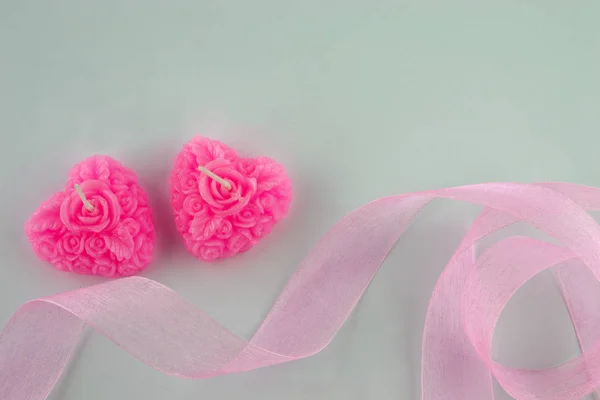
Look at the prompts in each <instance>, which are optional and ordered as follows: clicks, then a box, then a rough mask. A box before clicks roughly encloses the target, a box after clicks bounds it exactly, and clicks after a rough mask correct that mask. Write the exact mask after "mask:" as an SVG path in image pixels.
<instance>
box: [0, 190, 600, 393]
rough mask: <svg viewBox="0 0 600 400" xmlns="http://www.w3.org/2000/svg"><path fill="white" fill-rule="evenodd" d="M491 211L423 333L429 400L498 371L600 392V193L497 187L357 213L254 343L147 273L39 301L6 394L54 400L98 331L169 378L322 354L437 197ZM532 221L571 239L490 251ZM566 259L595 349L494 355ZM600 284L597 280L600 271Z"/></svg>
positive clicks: (400, 200) (450, 274)
mask: <svg viewBox="0 0 600 400" xmlns="http://www.w3.org/2000/svg"><path fill="white" fill-rule="evenodd" d="M438 197H441V198H449V199H457V200H463V201H466V202H471V203H475V204H480V205H482V206H484V209H483V211H482V213H481V214H480V216H479V217H478V218H477V219H476V221H475V222H474V223H473V226H472V227H471V229H470V230H469V231H468V233H467V234H466V235H465V237H464V239H463V241H462V243H461V244H460V245H459V247H458V249H457V250H456V252H455V253H454V255H453V256H452V258H451V259H450V262H449V263H448V265H447V266H446V268H445V270H444V272H443V273H442V275H441V277H440V278H439V280H438V283H437V285H436V288H435V290H434V292H433V295H432V298H431V302H430V305H429V310H428V314H427V319H426V324H425V332H424V336H423V361H422V381H423V387H422V392H423V399H425V400H441V399H443V400H487V399H493V398H494V395H493V390H492V385H491V382H492V379H491V377H492V375H493V376H494V377H495V378H496V379H497V380H498V382H499V383H500V385H502V387H504V389H505V390H506V391H507V392H508V393H509V394H511V395H512V396H513V397H515V398H516V399H519V400H533V399H549V400H558V399H561V400H571V399H573V400H575V399H579V398H581V397H583V396H585V395H586V394H589V393H591V392H593V391H594V390H595V388H596V387H598V386H600V315H599V314H600V290H599V289H600V286H599V285H598V280H600V227H599V225H598V224H597V223H596V221H595V220H594V219H593V218H591V217H590V216H589V215H588V214H587V212H586V210H597V209H600V190H599V189H595V188H590V187H584V186H578V185H572V184H565V183H551V184H536V185H524V184H514V183H487V184H481V185H473V186H462V187H457V188H450V189H441V190H436V191H427V192H420V193H413V194H407V195H398V196H392V197H387V198H383V199H380V200H376V201H373V202H371V203H368V204H367V205H365V206H363V207H361V208H359V209H357V210H355V211H353V212H352V213H350V214H348V215H347V216H346V217H344V218H343V219H342V220H341V221H340V222H339V223H337V224H336V225H335V226H334V227H333V228H332V229H331V230H330V231H328V232H327V233H326V234H325V236H324V237H323V238H322V239H321V241H320V242H319V243H318V244H317V245H316V246H315V248H314V249H313V250H312V251H311V252H310V254H309V255H308V257H306V259H305V260H304V261H303V262H302V264H301V265H300V267H299V268H298V270H297V271H296V272H295V274H294V276H293V277H292V278H291V279H290V281H289V282H288V284H287V286H286V287H285V289H284V290H283V293H282V294H281V295H280V297H279V299H278V300H277V301H276V303H275V305H274V306H273V308H272V309H271V311H270V313H269V314H268V316H267V317H266V319H265V321H264V322H263V323H262V325H261V327H260V328H259V329H258V331H257V332H256V334H255V335H254V337H253V338H252V339H251V340H250V341H249V342H247V341H245V340H243V339H241V338H239V337H238V336H236V335H234V334H233V333H231V332H230V331H228V330H227V329H226V328H224V327H223V326H221V325H220V324H219V323H217V322H216V321H214V320H213V319H211V318H210V317H209V316H208V315H206V314H205V313H203V312H202V311H200V310H198V309H197V308H196V307H194V306H193V305H191V304H189V303H188V302H186V301H185V300H184V299H183V298H181V297H180V296H179V295H177V293H175V292H173V291H172V290H171V289H169V288H167V287H165V286H163V285H161V284H159V283H157V282H154V281H152V280H148V279H144V278H139V277H134V278H126V279H120V280H116V281H111V282H109V283H104V284H100V285H96V286H92V287H88V288H84V289H80V290H76V291H73V292H68V293H62V294H59V295H56V296H51V297H47V298H43V299H38V300H34V301H31V302H29V303H26V304H25V305H23V306H22V307H21V308H19V309H18V310H17V312H16V313H15V314H14V315H13V316H12V318H11V319H10V321H9V322H8V324H7V325H6V327H5V329H4V331H3V333H2V336H1V337H0V398H1V399H10V400H20V399H34V400H39V399H45V398H46V397H47V396H48V394H49V393H50V391H51V390H52V388H53V387H54V385H55V384H56V382H57V380H58V378H59V377H60V375H61V373H62V372H63V370H64V368H65V366H66V365H67V363H68V362H69V359H70V358H71V356H72V354H73V352H74V349H75V347H76V345H77V343H78V339H79V337H80V335H81V333H82V331H83V329H84V327H85V326H86V324H87V325H89V326H92V327H93V328H94V329H96V330H97V331H98V332H100V333H102V334H104V335H106V336H107V337H109V338H110V339H112V340H113V341H114V342H115V343H117V344H118V345H119V346H121V347H122V348H123V349H125V350H126V351H128V352H129V353H131V354H132V355H134V356H135V357H137V358H139V359H140V360H142V361H143V362H145V363H147V364H148V365H150V366H151V367H153V368H156V369H158V370H161V371H163V372H165V373H167V374H170V375H175V376H179V377H183V378H190V379H201V378H207V377H211V376H215V375H221V374H229V373H233V372H240V371H247V370H251V369H255V368H260V367H264V366H268V365H273V364H278V363H283V362H287V361H292V360H296V359H300V358H304V357H308V356H310V355H313V354H315V353H318V352H319V351H321V350H322V349H323V348H324V347H325V346H327V344H328V343H329V342H330V341H331V340H332V339H333V337H334V336H335V334H336V332H337V331H338V330H339V329H340V327H341V326H342V324H343V323H344V321H345V320H346V318H347V317H348V315H349V314H350V312H351V311H352V309H353V308H354V306H355V305H356V303H357V302H358V300H359V299H360V297H361V296H362V293H363V292H364V290H365V289H366V287H367V286H368V284H369V282H370V281H371V279H372V278H373V276H374V274H375V273H376V272H377V269H378V268H379V266H380V265H381V263H382V262H383V260H384V259H385V257H386V255H387V253H388V252H389V251H390V249H391V248H392V246H393V245H394V243H395V242H396V241H397V240H398V238H399V237H400V235H402V233H403V232H404V230H405V229H406V228H407V227H408V225H409V223H410V222H411V220H412V219H413V218H414V216H415V215H416V214H417V213H418V212H419V211H420V210H421V209H422V208H423V207H424V206H425V205H426V204H427V203H429V202H430V201H431V200H432V199H434V198H438ZM521 220H523V221H527V222H528V223H530V224H531V225H533V226H535V227H537V228H538V229H540V230H541V231H543V232H546V233H547V234H549V235H550V236H552V237H554V238H555V239H556V240H558V241H559V242H560V243H561V244H562V246H558V245H554V244H550V243H548V242H542V241H538V240H534V239H530V238H523V237H512V238H509V239H505V240H502V241H500V242H498V243H496V244H495V245H494V246H492V247H491V248H489V249H488V250H486V251H485V252H484V253H483V254H482V255H480V256H479V257H475V250H474V246H475V244H476V243H477V242H478V241H479V240H480V239H481V238H483V237H485V236H487V235H489V234H490V233H492V232H494V231H497V230H498V229H501V228H503V227H505V226H507V225H510V224H512V223H515V222H517V221H521ZM550 267H554V271H555V273H556V278H557V280H558V282H559V286H560V288H561V291H562V294H563V296H564V299H565V301H566V303H567V306H568V310H569V313H570V315H571V319H572V321H573V324H574V326H575V330H576V333H577V337H578V339H579V343H580V347H581V350H582V353H581V355H580V356H578V357H577V358H574V359H573V360H571V361H569V362H567V363H566V364H563V365H561V366H559V367H555V368H550V369H546V370H524V369H516V368H508V367H506V366H503V365H500V364H498V363H496V362H494V361H493V360H492V358H491V355H490V348H491V341H492V334H493V330H494V327H495V324H496V321H497V320H498V318H499V315H500V313H501V311H502V309H503V307H504V306H505V304H506V303H507V301H508V300H509V299H510V297H511V296H512V295H513V294H514V293H515V291H516V290H517V289H518V288H519V287H520V286H522V285H523V284H524V283H525V282H526V281H527V280H528V279H530V278H532V277H533V276H534V275H535V274H537V273H538V272H540V271H542V270H544V269H546V268H550ZM594 278H595V279H594Z"/></svg>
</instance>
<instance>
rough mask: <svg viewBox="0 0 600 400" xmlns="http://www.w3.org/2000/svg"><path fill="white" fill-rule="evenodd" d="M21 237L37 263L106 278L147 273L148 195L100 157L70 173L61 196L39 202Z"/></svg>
mask: <svg viewBox="0 0 600 400" xmlns="http://www.w3.org/2000/svg"><path fill="white" fill-rule="evenodd" d="M25 232H26V234H27V237H28V238H29V241H30V242H31V244H32V246H33V250H34V252H35V253H36V254H37V256H38V257H39V258H40V259H41V260H42V261H47V262H49V263H51V264H52V265H54V266H55V267H56V268H58V269H60V270H62V271H70V272H76V273H79V274H92V275H102V276H106V277H119V276H129V275H134V274H137V273H138V272H140V271H141V270H143V269H144V268H146V266H148V264H150V262H151V261H152V254H153V250H154V241H155V237H156V234H155V231H154V222H153V218H152V210H151V209H150V206H149V204H148V196H147V195H146V193H145V192H144V190H143V189H142V188H141V187H140V186H139V185H138V182H137V176H136V175H135V173H134V172H133V171H131V170H130V169H129V168H126V167H124V166H122V165H121V163H119V162H118V161H116V160H114V159H112V158H110V157H107V156H99V155H97V156H93V157H90V158H87V159H85V160H84V161H82V162H81V163H79V164H77V165H75V166H74V167H73V169H71V171H70V173H69V180H68V182H67V184H66V187H65V191H64V192H58V193H56V194H55V195H54V196H52V197H51V198H50V199H49V200H47V201H45V202H44V203H42V205H41V206H40V207H39V208H38V209H37V210H36V211H35V212H34V213H33V215H32V216H31V218H29V220H28V221H27V222H26V223H25Z"/></svg>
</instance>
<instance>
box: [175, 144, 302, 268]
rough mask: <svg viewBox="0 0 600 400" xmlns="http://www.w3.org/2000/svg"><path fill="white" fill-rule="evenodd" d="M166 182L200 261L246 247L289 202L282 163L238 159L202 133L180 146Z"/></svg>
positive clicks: (188, 242) (180, 229) (283, 213)
mask: <svg viewBox="0 0 600 400" xmlns="http://www.w3.org/2000/svg"><path fill="white" fill-rule="evenodd" d="M169 182H170V185H171V206H172V207H173V212H174V214H175V223H176V225H177V230H178V232H179V233H180V234H181V236H182V237H183V241H184V243H185V246H186V248H187V249H188V251H190V252H191V253H192V254H193V255H194V256H196V257H198V258H200V259H202V260H204V261H214V260H216V259H218V258H225V257H231V256H233V255H235V254H237V253H241V252H244V251H247V250H249V249H250V248H251V247H252V246H254V245H255V244H256V243H258V242H259V240H260V239H262V238H263V237H264V236H265V235H266V234H268V233H269V232H270V231H271V229H272V228H273V225H275V223H277V222H278V221H280V220H281V219H282V218H283V217H285V216H286V214H287V213H288V209H289V205H290V201H291V200H292V185H291V182H290V179H289V178H288V177H287V175H286V172H285V169H284V167H283V165H281V164H279V163H277V162H275V161H274V160H272V159H271V158H268V157H258V158H241V157H239V156H238V154H237V153H236V151H235V150H233V149H231V148H229V147H227V146H226V145H224V144H223V143H221V142H218V141H216V140H211V139H208V138H205V137H202V136H197V137H195V138H194V139H192V140H191V141H190V142H188V143H187V144H185V145H184V146H183V150H182V151H181V152H180V153H179V154H178V155H177V157H176V158H175V166H174V168H173V171H172V173H171V177H170V179H169Z"/></svg>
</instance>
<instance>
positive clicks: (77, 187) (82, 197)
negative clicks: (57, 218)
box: [75, 184, 94, 211]
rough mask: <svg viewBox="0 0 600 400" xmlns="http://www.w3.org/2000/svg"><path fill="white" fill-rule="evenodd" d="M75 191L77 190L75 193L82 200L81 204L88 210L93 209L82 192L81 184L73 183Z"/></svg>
mask: <svg viewBox="0 0 600 400" xmlns="http://www.w3.org/2000/svg"><path fill="white" fill-rule="evenodd" d="M75 191H76V192H77V194H78V195H79V198H80V199H81V201H82V202H83V206H84V207H85V208H86V209H87V210H88V211H94V206H93V205H92V203H90V202H89V201H88V199H87V197H85V193H83V190H81V186H79V185H78V184H75Z"/></svg>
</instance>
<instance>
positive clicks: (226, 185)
mask: <svg viewBox="0 0 600 400" xmlns="http://www.w3.org/2000/svg"><path fill="white" fill-rule="evenodd" d="M198 171H200V172H202V173H203V174H205V175H206V176H208V177H209V178H211V179H214V180H215V181H217V182H219V183H220V184H221V186H223V187H224V188H225V189H227V190H231V183H229V182H227V181H226V180H225V179H223V178H221V177H220V176H219V175H217V174H215V173H214V172H212V171H211V170H209V169H208V168H205V167H203V166H202V165H199V166H198Z"/></svg>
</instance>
